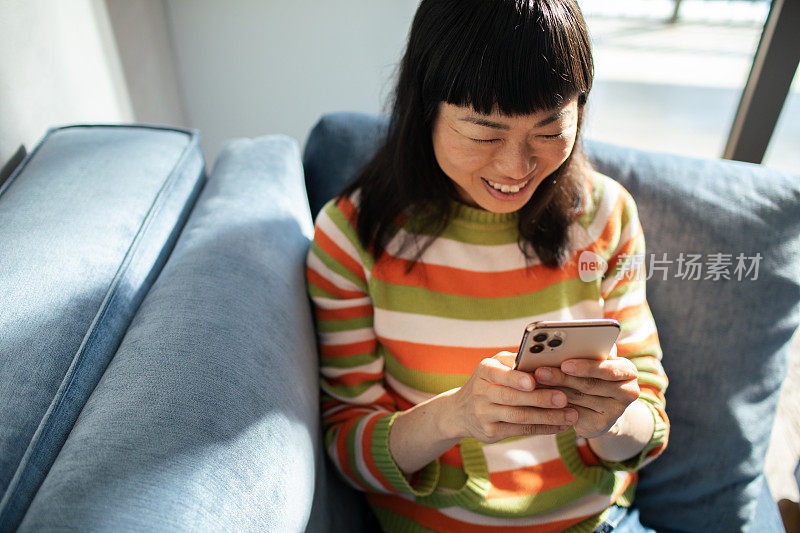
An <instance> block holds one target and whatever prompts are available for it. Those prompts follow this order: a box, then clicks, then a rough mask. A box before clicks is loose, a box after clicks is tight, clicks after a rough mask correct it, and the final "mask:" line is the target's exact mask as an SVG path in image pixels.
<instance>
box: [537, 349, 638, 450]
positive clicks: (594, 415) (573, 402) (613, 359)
mask: <svg viewBox="0 0 800 533" xmlns="http://www.w3.org/2000/svg"><path fill="white" fill-rule="evenodd" d="M616 353H617V351H616V346H615V347H614V349H612V351H611V354H610V355H609V358H608V359H606V360H605V361H595V360H591V359H570V360H567V361H564V362H563V363H562V364H561V368H560V369H559V368H538V369H536V372H535V374H534V375H535V377H536V382H537V383H539V384H541V385H543V386H545V387H552V388H554V389H556V390H559V391H561V392H563V393H564V394H565V395H566V397H567V399H568V401H569V406H570V407H572V408H573V409H575V410H576V411H577V412H578V421H577V422H576V423H575V424H573V425H574V426H575V432H576V433H577V434H578V436H580V437H586V438H587V439H591V438H595V437H599V436H601V435H605V434H606V433H608V432H609V430H611V429H612V428H613V427H614V425H615V424H616V423H617V421H618V420H619V419H620V417H621V416H622V415H623V413H624V412H625V410H626V409H627V408H628V406H629V405H630V404H632V403H633V402H634V401H636V399H637V398H638V397H639V384H638V382H637V378H638V376H639V372H638V371H637V369H636V366H634V364H633V363H632V362H631V361H629V360H628V359H625V358H624V357H617V356H616ZM539 390H540V391H541V389H539Z"/></svg>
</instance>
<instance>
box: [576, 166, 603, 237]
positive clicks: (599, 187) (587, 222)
mask: <svg viewBox="0 0 800 533" xmlns="http://www.w3.org/2000/svg"><path fill="white" fill-rule="evenodd" d="M607 179H608V178H606V177H605V176H603V175H599V174H595V180H594V187H593V188H592V191H591V195H590V199H591V205H589V206H588V209H587V210H586V212H585V213H584V214H583V215H581V217H580V218H579V219H578V223H579V224H580V225H581V226H583V227H584V228H588V227H589V226H591V225H592V222H594V219H595V217H596V216H597V210H598V209H599V207H600V201H601V200H602V198H603V195H604V194H605V190H606V180H607Z"/></svg>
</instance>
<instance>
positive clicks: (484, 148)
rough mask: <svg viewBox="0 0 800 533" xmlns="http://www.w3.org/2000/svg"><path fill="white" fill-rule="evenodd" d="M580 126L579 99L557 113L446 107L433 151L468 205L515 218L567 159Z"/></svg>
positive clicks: (435, 126)
mask: <svg viewBox="0 0 800 533" xmlns="http://www.w3.org/2000/svg"><path fill="white" fill-rule="evenodd" d="M577 124H578V102H577V98H573V99H572V100H570V101H569V102H567V103H566V104H564V105H563V106H562V107H559V108H557V109H553V110H549V111H541V112H538V113H535V114H532V115H513V116H506V115H501V114H500V113H499V112H493V113H492V114H490V115H482V114H479V113H477V112H475V110H474V109H472V107H459V106H455V105H452V104H448V103H446V102H442V103H441V104H440V105H439V114H438V116H437V117H436V120H435V122H434V124H433V151H434V153H435V154H436V161H437V162H438V163H439V166H440V167H441V169H442V170H443V171H444V173H445V174H447V176H449V177H450V179H452V180H453V182H454V183H455V185H456V189H457V190H458V192H459V194H460V195H461V199H462V200H463V201H464V202H465V203H467V204H469V205H472V206H475V207H480V208H482V209H485V210H487V211H492V212H493V213H510V212H512V211H516V210H518V209H520V208H521V207H522V206H523V205H525V203H526V202H527V201H528V200H530V198H531V196H533V192H534V191H535V190H536V187H538V186H539V184H540V183H541V182H542V181H543V180H544V179H545V178H546V177H547V176H548V175H550V174H551V173H552V172H553V171H555V170H556V169H557V168H558V167H559V166H561V164H562V163H563V162H564V161H565V160H566V159H567V157H568V156H569V154H570V152H572V147H573V145H574V144H575V135H576V132H577Z"/></svg>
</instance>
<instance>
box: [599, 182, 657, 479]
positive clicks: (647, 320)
mask: <svg viewBox="0 0 800 533" xmlns="http://www.w3.org/2000/svg"><path fill="white" fill-rule="evenodd" d="M618 187H619V188H620V191H619V193H620V199H619V201H620V203H621V206H622V207H621V209H620V210H619V211H618V213H619V214H618V215H617V220H611V221H609V224H614V225H615V227H616V231H615V232H614V239H613V241H612V243H611V246H610V247H609V252H610V253H609V254H608V259H607V261H608V268H607V270H606V274H605V275H604V276H603V279H602V282H601V292H602V297H603V301H604V316H605V318H615V319H617V320H618V321H619V323H620V325H621V331H620V335H619V338H618V339H617V343H616V344H617V355H618V356H620V357H627V358H628V359H630V360H631V361H632V362H633V364H634V365H636V368H637V369H638V371H639V379H638V381H639V388H640V391H641V393H640V396H639V399H638V400H637V401H639V402H642V403H643V404H644V405H646V406H647V407H648V408H649V410H650V412H651V413H652V415H653V420H654V422H655V429H654V431H653V435H652V436H651V438H650V441H649V442H648V443H647V445H646V446H645V448H644V450H643V451H642V452H641V453H640V454H639V455H638V456H636V457H633V458H631V459H628V460H627V461H623V462H619V463H611V462H607V461H605V462H604V464H605V465H606V466H608V467H609V468H614V469H622V470H629V471H630V470H637V469H639V468H641V467H642V466H643V465H644V464H646V463H648V462H650V461H652V460H653V459H655V458H656V457H657V456H658V455H660V454H661V453H662V452H663V451H664V448H665V447H666V445H667V440H668V436H669V418H668V417H667V413H666V411H665V410H664V407H665V398H664V392H665V391H666V389H667V384H668V380H667V376H666V374H665V373H664V369H663V368H662V366H661V355H662V353H661V345H660V344H659V341H658V332H657V331H656V325H655V321H654V320H653V315H652V313H651V312H650V307H649V306H648V305H647V299H646V295H645V281H646V269H645V242H644V233H643V232H642V226H641V223H640V222H639V216H638V213H637V209H636V204H635V203H634V200H633V198H632V197H631V195H630V194H629V193H628V192H627V191H626V190H625V189H623V188H622V187H621V186H619V185H618Z"/></svg>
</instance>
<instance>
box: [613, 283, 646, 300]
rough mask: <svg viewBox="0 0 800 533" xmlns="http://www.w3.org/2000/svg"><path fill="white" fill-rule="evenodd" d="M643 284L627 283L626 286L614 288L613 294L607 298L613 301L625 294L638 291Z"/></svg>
mask: <svg viewBox="0 0 800 533" xmlns="http://www.w3.org/2000/svg"><path fill="white" fill-rule="evenodd" d="M642 283H643V282H640V281H636V282H633V283H626V284H624V285H618V286H616V287H614V288H613V289H612V290H611V292H610V293H609V294H608V296H606V298H605V299H606V300H611V299H612V298H619V297H620V296H622V295H624V294H628V293H629V292H631V291H635V290H638V289H640V288H641V287H642Z"/></svg>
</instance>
